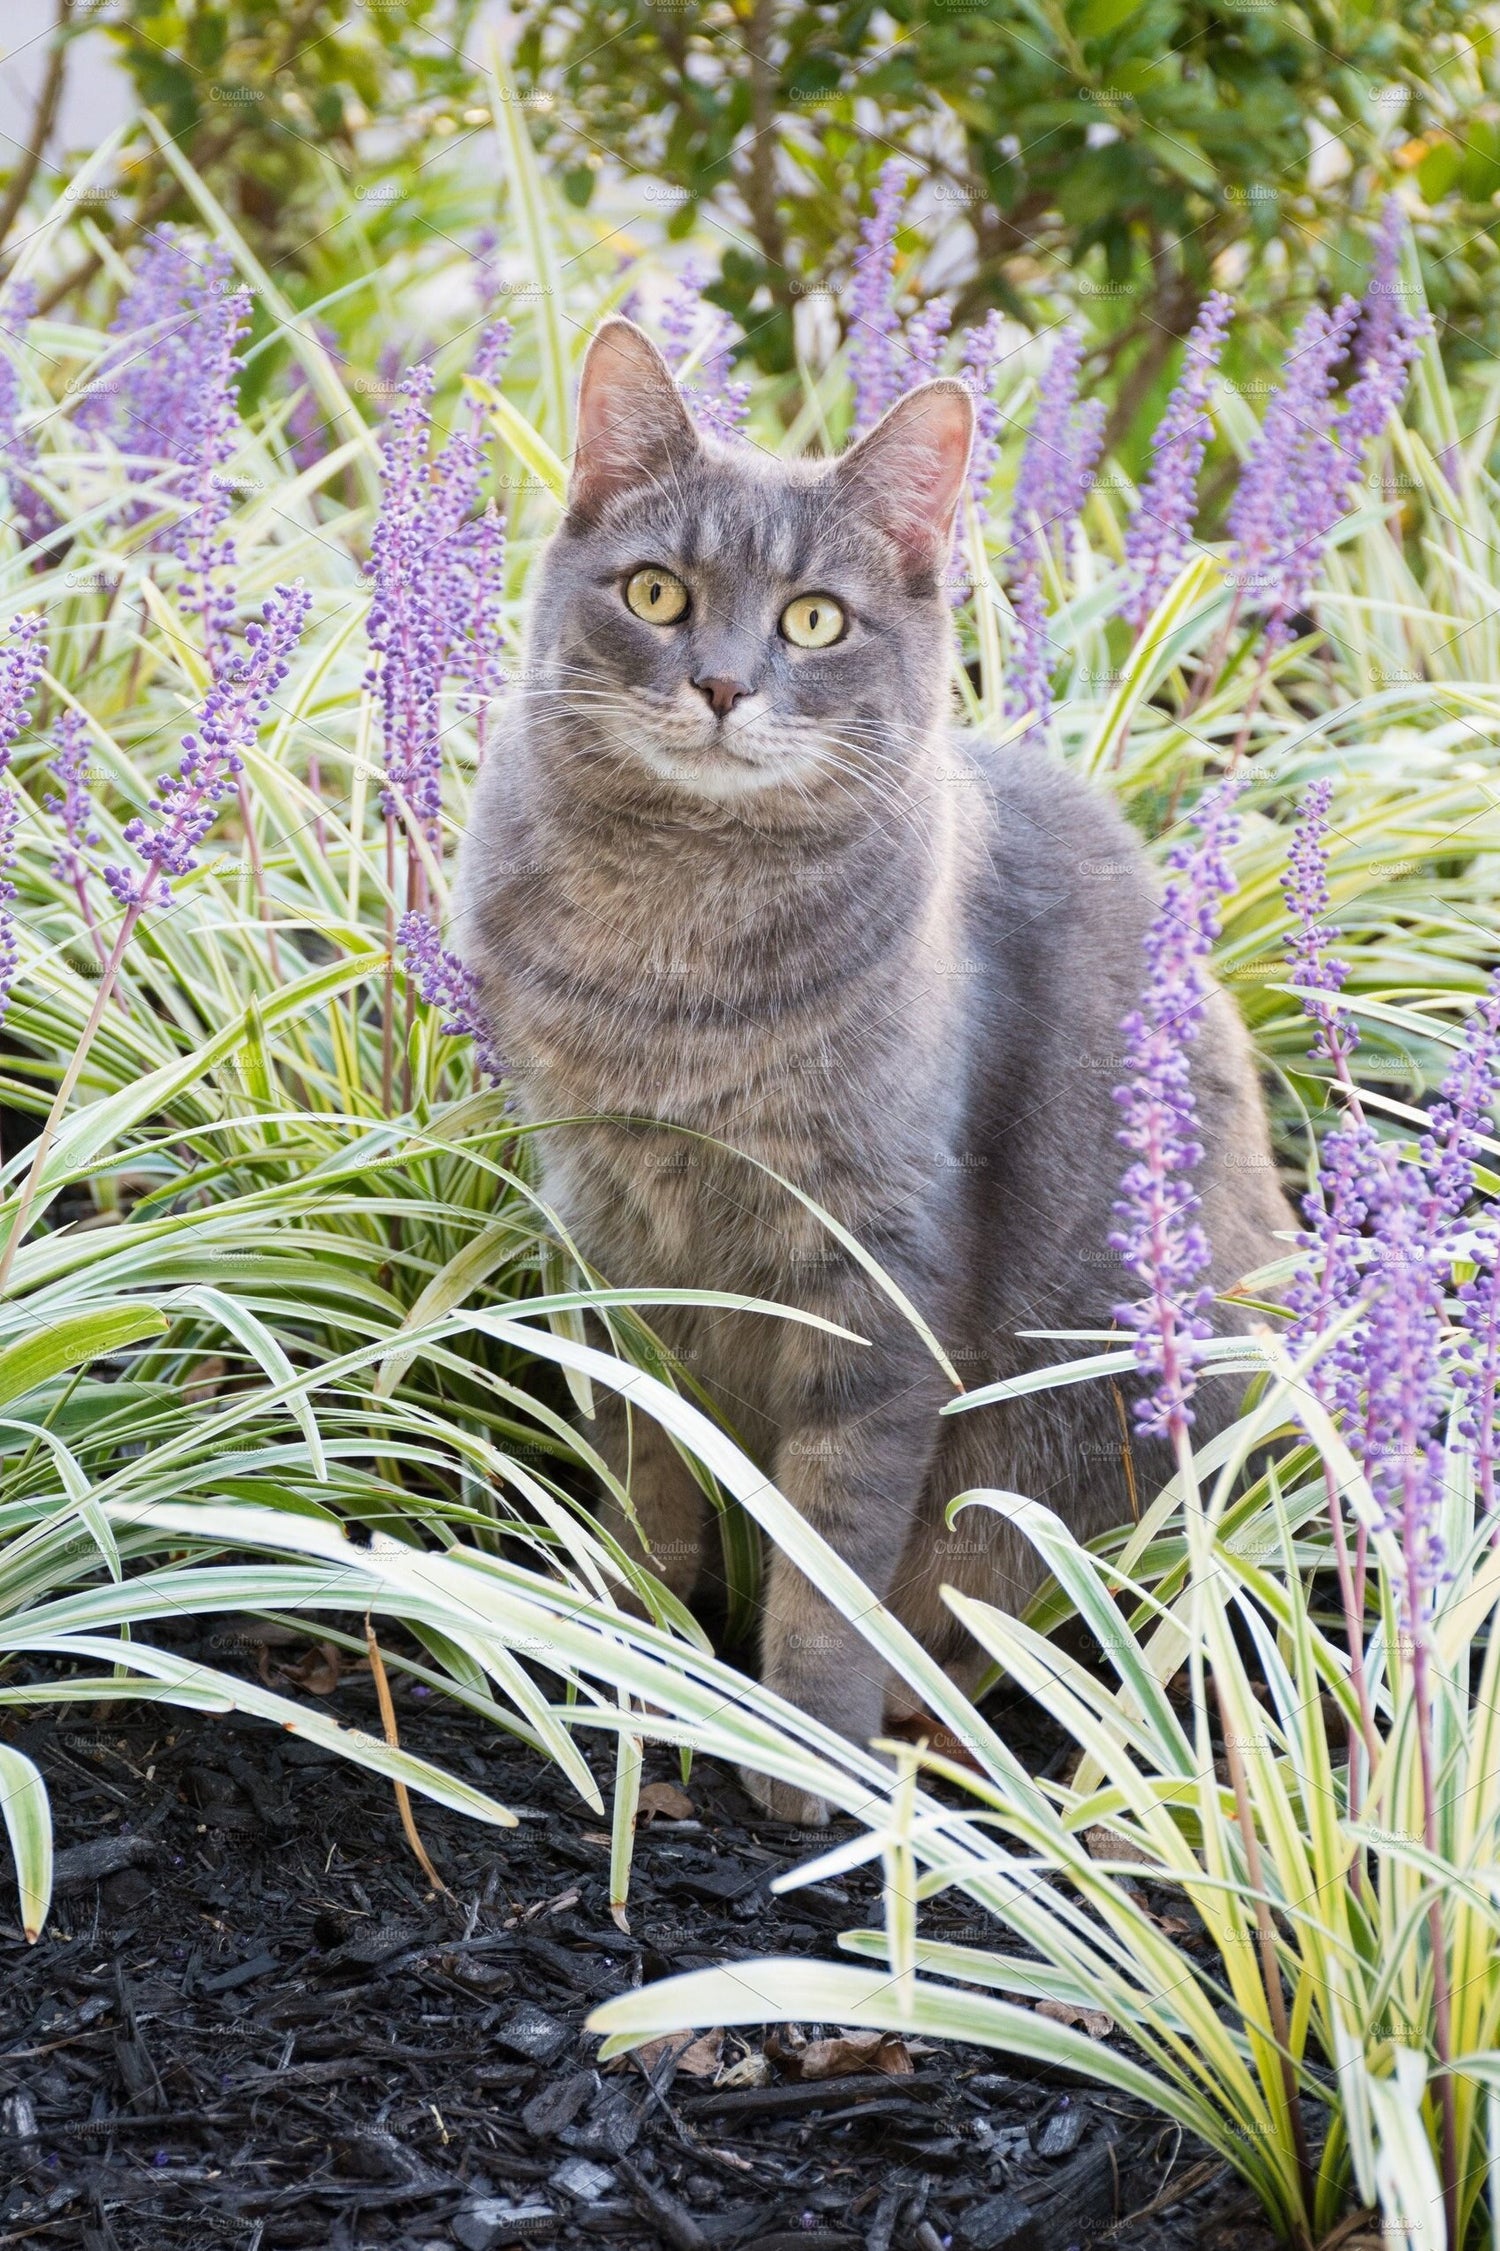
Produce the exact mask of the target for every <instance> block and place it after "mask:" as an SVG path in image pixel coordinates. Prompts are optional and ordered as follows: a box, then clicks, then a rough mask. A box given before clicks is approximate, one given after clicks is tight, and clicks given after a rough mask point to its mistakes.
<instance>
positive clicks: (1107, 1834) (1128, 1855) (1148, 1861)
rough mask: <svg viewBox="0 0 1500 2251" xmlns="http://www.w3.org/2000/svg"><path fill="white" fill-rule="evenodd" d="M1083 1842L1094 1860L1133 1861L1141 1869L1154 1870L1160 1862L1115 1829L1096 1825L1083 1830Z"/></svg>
mask: <svg viewBox="0 0 1500 2251" xmlns="http://www.w3.org/2000/svg"><path fill="white" fill-rule="evenodd" d="M1083 1841H1084V1844H1085V1845H1086V1846H1087V1848H1088V1850H1089V1852H1090V1853H1091V1854H1092V1855H1093V1857H1094V1859H1095V1860H1134V1861H1138V1862H1139V1863H1140V1865H1141V1866H1142V1867H1143V1868H1156V1867H1159V1866H1160V1862H1159V1861H1157V1860H1156V1858H1155V1857H1154V1855H1153V1854H1151V1853H1149V1852H1143V1851H1142V1850H1141V1848H1140V1846H1139V1845H1138V1844H1136V1843H1134V1842H1133V1841H1132V1839H1131V1838H1129V1837H1122V1836H1121V1835H1120V1833H1119V1831H1118V1830H1117V1829H1106V1828H1104V1827H1103V1826H1102V1824H1101V1825H1096V1826H1095V1827H1094V1828H1092V1829H1085V1830H1084V1832H1083Z"/></svg>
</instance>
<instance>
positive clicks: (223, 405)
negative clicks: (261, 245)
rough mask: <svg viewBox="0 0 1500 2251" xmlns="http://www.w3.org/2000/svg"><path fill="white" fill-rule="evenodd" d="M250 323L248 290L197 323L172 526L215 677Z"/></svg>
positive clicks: (188, 598)
mask: <svg viewBox="0 0 1500 2251" xmlns="http://www.w3.org/2000/svg"><path fill="white" fill-rule="evenodd" d="M249 326H250V292H249V291H248V290H247V289H237V290H235V291H234V293H233V295H232V296H228V297H223V298H220V299H219V300H218V301H217V302H216V303H215V304H214V305H213V306H212V307H211V309H210V310H209V311H208V312H207V313H205V315H204V316H203V318H202V320H201V321H200V322H199V323H198V330H197V335H198V345H199V352H200V379H199V383H198V387H197V389H196V391H195V392H194V394H193V397H192V400H191V402H190V405H189V409H188V413H187V417H186V421H185V425H184V428H183V432H182V436H181V439H180V441H179V455H178V457H179V459H180V461H181V463H182V475H181V477H180V478H179V479H177V480H176V482H177V489H178V492H179V493H180V495H181V497H182V499H183V500H184V502H185V503H186V508H185V512H184V514H183V515H182V517H181V518H180V520H179V521H178V523H177V524H176V525H175V526H174V527H173V531H172V551H173V553H174V554H175V555H176V557H177V559H178V561H179V562H180V563H181V564H182V566H183V568H184V569H185V570H186V571H187V572H188V574H189V575H188V577H187V578H186V579H185V580H184V581H183V583H182V584H181V585H180V586H179V587H178V589H177V591H178V593H179V595H180V596H181V598H182V605H183V608H184V609H185V610H186V612H187V614H188V615H189V617H200V618H201V619H202V620H203V648H204V654H205V656H206V657H207V659H208V669H209V672H210V674H211V675H212V676H213V677H214V678H217V677H218V675H219V673H220V672H221V671H222V670H223V667H224V665H225V664H226V663H227V662H228V658H229V651H230V635H231V631H232V629H233V625H234V606H235V596H234V588H233V587H232V586H231V585H230V584H228V583H227V581H226V580H225V578H224V576H223V574H224V573H225V572H227V571H230V570H232V569H233V568H234V561H235V551H234V541H233V539H232V538H231V537H229V536H228V535H227V534H226V533H225V532H224V529H223V526H224V522H225V519H226V518H227V517H228V516H229V515H230V513H231V512H232V510H233V508H234V495H235V488H234V485H233V482H232V481H231V479H230V478H229V477H228V476H227V475H226V474H225V471H226V468H227V465H228V463H229V462H230V461H231V460H232V459H233V457H234V455H235V453H236V452H237V450H238V448H239V442H240V415H239V404H238V400H237V397H236V390H235V379H236V377H237V376H238V374H239V371H240V369H241V368H242V367H243V366H244V364H245V363H244V361H243V360H242V359H241V358H240V356H239V353H238V352H237V350H236V348H235V347H236V346H237V345H238V344H239V343H240V342H241V340H242V339H243V337H244V335H245V333H246V331H247V330H248V328H249Z"/></svg>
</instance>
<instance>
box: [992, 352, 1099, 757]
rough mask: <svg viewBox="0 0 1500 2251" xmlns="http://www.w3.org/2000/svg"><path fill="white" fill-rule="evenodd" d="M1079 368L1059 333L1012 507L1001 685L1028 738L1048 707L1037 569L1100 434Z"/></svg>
mask: <svg viewBox="0 0 1500 2251" xmlns="http://www.w3.org/2000/svg"><path fill="white" fill-rule="evenodd" d="M1082 364H1083V338H1082V337H1081V336H1080V335H1079V333H1078V331H1077V329H1075V328H1065V329H1064V330H1063V332H1062V334H1061V335H1060V336H1059V338H1058V340H1057V342H1056V344H1055V345H1054V346H1053V350H1052V356H1051V358H1050V359H1049V360H1048V362H1047V368H1046V372H1045V374H1044V375H1043V377H1042V380H1041V384H1040V387H1039V390H1038V395H1037V405H1036V412H1035V414H1034V415H1033V416H1032V418H1031V427H1030V429H1029V430H1028V431H1027V433H1026V444H1025V446H1024V447H1023V449H1022V452H1021V465H1020V468H1019V469H1018V471H1017V473H1016V490H1015V498H1014V501H1013V503H1012V508H1011V523H1010V537H1011V552H1012V555H1013V557H1014V559H1015V560H1014V566H1013V568H1014V590H1013V594H1012V603H1013V607H1014V609H1015V614H1016V653H1015V658H1014V662H1013V668H1012V672H1011V676H1010V678H1009V680H1008V681H1007V683H1006V691H1005V716H1006V717H1007V719H1012V720H1016V719H1020V718H1022V717H1023V716H1024V714H1025V713H1026V712H1028V711H1030V712H1031V713H1033V714H1034V717H1033V719H1032V724H1031V726H1030V728H1029V729H1028V731H1027V732H1028V740H1032V741H1034V740H1036V739H1037V738H1038V737H1039V736H1041V735H1042V734H1043V733H1044V732H1045V730H1046V724H1047V720H1048V717H1049V715H1050V713H1051V709H1052V692H1051V677H1052V658H1051V650H1050V646H1049V643H1048V639H1047V631H1046V605H1045V601H1044V597H1043V590H1042V576H1043V567H1044V564H1045V561H1046V558H1047V556H1048V555H1049V554H1057V553H1060V552H1061V551H1062V550H1063V549H1064V547H1065V545H1066V540H1067V534H1068V530H1069V528H1070V526H1071V524H1072V522H1073V519H1074V517H1075V516H1076V515H1077V514H1078V511H1079V509H1080V508H1081V507H1082V506H1083V502H1084V497H1085V495H1086V493H1087V491H1088V486H1089V479H1090V477H1091V476H1092V474H1093V468H1094V463H1095V461H1096V460H1097V458H1098V454H1099V447H1100V445H1101V444H1102V442H1103V437H1104V408H1103V406H1102V404H1101V403H1100V402H1099V401H1098V400H1090V401H1088V402H1087V403H1086V404H1085V403H1081V402H1080V400H1079V397H1078V376H1079V370H1080V368H1081V367H1082Z"/></svg>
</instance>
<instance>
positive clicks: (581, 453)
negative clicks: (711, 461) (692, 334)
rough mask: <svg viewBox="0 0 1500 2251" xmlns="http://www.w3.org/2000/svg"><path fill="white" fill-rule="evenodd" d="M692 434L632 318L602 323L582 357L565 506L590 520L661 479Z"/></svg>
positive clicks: (689, 446)
mask: <svg viewBox="0 0 1500 2251" xmlns="http://www.w3.org/2000/svg"><path fill="white" fill-rule="evenodd" d="M697 443H698V438H697V433H696V431H695V430H694V428H693V425H692V422H691V420H690V418H689V416H688V412H687V409H686V408H685V407H684V405H683V403H682V399H681V396H680V394H679V392H678V389H677V385H676V384H675V383H674V382H673V380H672V376H671V371H670V370H669V368H668V366H667V363H666V361H665V360H664V359H663V358H662V356H661V354H660V352H659V351H658V350H657V349H656V346H655V345H654V344H653V343H652V341H651V339H650V337H649V336H647V335H646V334H645V332H644V331H643V330H642V329H639V328H637V327H636V325H635V322H634V321H631V320H624V319H621V318H619V317H616V318H614V319H611V320H607V321H606V322H605V323H604V325H603V327H602V328H601V329H600V330H599V331H598V333H597V334H596V335H595V337H594V339H593V341H592V343H591V344H590V345H589V348H588V350H587V352H586V353H585V354H584V361H583V374H582V376H581V377H580V379H579V385H578V423H577V428H576V431H575V434H574V441H573V464H572V470H571V473H570V475H569V478H568V507H569V509H570V511H571V512H572V513H573V514H575V515H578V516H582V517H585V518H591V517H594V516H597V515H598V514H599V513H600V511H601V510H602V509H603V508H605V507H607V505H608V504H609V502H610V501H611V500H613V499H614V498H615V497H616V495H617V494H619V493H623V492H630V491H633V490H635V489H636V488H638V487H639V486H642V485H651V484H665V483H668V482H669V481H670V479H671V475H672V472H673V469H674V467H675V466H676V465H678V464H680V463H681V462H682V461H683V460H684V459H685V458H686V457H687V456H688V455H690V454H691V453H692V452H694V451H695V449H696V447H697Z"/></svg>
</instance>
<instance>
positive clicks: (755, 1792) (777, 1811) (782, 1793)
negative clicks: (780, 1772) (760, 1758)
mask: <svg viewBox="0 0 1500 2251" xmlns="http://www.w3.org/2000/svg"><path fill="white" fill-rule="evenodd" d="M740 1784H741V1787H742V1788H743V1789H744V1790H745V1791H746V1793H747V1794H748V1795H749V1796H750V1797H751V1798H752V1799H753V1800H754V1802H755V1803H756V1805H758V1806H759V1807H760V1809H761V1811H762V1812H763V1813H768V1814H769V1815H770V1816H771V1819H772V1820H773V1821H795V1822H798V1823H800V1824H801V1826H802V1827H803V1828H804V1829H826V1828H827V1827H828V1821H829V1805H828V1800H827V1799H826V1798H815V1797H812V1796H811V1795H810V1794H809V1793H808V1792H807V1791H806V1790H799V1789H797V1788H796V1787H795V1786H794V1785H793V1784H792V1783H790V1782H777V1781H775V1780H774V1779H773V1778H772V1776H770V1775H769V1774H757V1773H755V1771H754V1770H753V1768H751V1767H748V1766H742V1767H741V1768H740Z"/></svg>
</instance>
